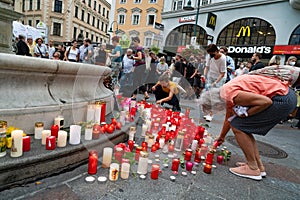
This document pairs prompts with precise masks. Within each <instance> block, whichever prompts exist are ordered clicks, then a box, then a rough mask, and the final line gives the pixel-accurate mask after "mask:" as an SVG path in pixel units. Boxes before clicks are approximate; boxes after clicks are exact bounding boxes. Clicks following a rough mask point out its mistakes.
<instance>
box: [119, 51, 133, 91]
mask: <svg viewBox="0 0 300 200" xmlns="http://www.w3.org/2000/svg"><path fill="white" fill-rule="evenodd" d="M134 62H135V61H134V60H133V55H132V49H127V53H126V55H124V57H123V74H122V76H121V79H120V86H121V88H120V89H121V91H122V92H125V91H128V90H129V91H130V90H132V87H133V65H134ZM128 95H130V94H128Z"/></svg>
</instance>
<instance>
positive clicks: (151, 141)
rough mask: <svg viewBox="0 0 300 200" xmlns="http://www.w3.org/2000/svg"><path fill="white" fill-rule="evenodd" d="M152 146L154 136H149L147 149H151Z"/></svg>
mask: <svg viewBox="0 0 300 200" xmlns="http://www.w3.org/2000/svg"><path fill="white" fill-rule="evenodd" d="M153 144H154V135H149V137H148V147H152V145H153Z"/></svg>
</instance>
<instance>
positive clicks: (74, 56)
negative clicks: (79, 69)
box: [65, 40, 79, 62]
mask: <svg viewBox="0 0 300 200" xmlns="http://www.w3.org/2000/svg"><path fill="white" fill-rule="evenodd" d="M65 60H66V61H70V62H79V49H78V48H77V41H76V40H73V41H72V46H71V47H69V48H68V49H67V51H66V52H65Z"/></svg>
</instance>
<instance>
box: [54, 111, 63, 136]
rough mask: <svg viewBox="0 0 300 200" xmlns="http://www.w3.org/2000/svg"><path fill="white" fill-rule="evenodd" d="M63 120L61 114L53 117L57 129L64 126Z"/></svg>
mask: <svg viewBox="0 0 300 200" xmlns="http://www.w3.org/2000/svg"><path fill="white" fill-rule="evenodd" d="M64 121H65V119H64V117H63V116H62V115H58V116H57V117H55V119H54V125H57V126H58V129H62V128H63V127H64ZM54 136H55V135H54ZM56 138H57V135H56Z"/></svg>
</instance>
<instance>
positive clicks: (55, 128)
mask: <svg viewBox="0 0 300 200" xmlns="http://www.w3.org/2000/svg"><path fill="white" fill-rule="evenodd" d="M58 131H59V126H58V125H52V126H51V136H54V137H56V138H57V137H58Z"/></svg>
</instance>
